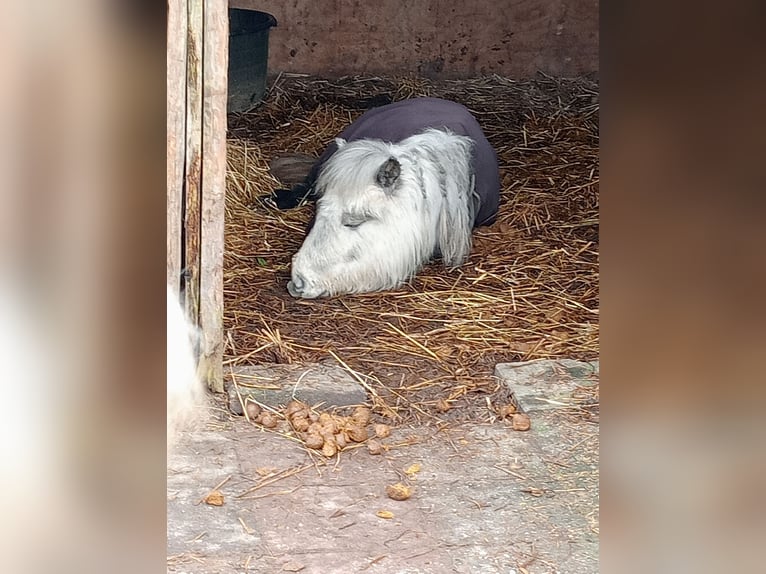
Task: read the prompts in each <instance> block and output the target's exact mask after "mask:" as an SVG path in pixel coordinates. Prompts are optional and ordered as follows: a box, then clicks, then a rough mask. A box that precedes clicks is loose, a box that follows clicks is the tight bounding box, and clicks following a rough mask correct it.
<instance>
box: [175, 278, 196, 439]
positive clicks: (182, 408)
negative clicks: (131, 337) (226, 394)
mask: <svg viewBox="0 0 766 574" xmlns="http://www.w3.org/2000/svg"><path fill="white" fill-rule="evenodd" d="M194 332H195V329H194V327H193V326H192V325H191V324H190V323H189V321H188V320H187V319H186V316H185V314H184V311H183V309H182V308H181V305H180V303H179V301H178V298H177V297H176V295H175V294H174V293H173V290H172V289H171V288H170V286H168V288H167V387H168V395H167V432H168V435H167V441H168V449H170V448H171V446H172V445H173V444H174V443H175V440H176V438H177V436H178V433H179V432H181V431H182V430H183V429H184V428H188V427H189V425H190V424H191V422H192V421H193V420H194V418H195V412H194V411H195V409H198V408H199V407H201V406H202V405H203V404H204V391H203V388H202V381H201V380H200V377H199V376H198V373H197V360H196V358H195V356H194V349H193V348H192V340H193V335H194Z"/></svg>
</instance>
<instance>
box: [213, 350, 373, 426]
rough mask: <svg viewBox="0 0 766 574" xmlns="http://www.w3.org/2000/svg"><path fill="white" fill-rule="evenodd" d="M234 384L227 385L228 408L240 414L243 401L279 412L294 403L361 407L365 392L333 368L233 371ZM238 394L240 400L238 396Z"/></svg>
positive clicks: (274, 366)
mask: <svg viewBox="0 0 766 574" xmlns="http://www.w3.org/2000/svg"><path fill="white" fill-rule="evenodd" d="M233 379H234V381H235V383H236V384H229V389H228V393H229V408H230V409H231V411H232V412H234V413H235V414H238V415H241V414H242V403H241V402H240V396H241V397H242V401H243V402H244V400H245V399H246V398H247V397H252V398H253V400H255V401H257V402H259V403H261V404H265V405H267V406H270V407H273V408H278V407H279V406H280V405H285V404H287V403H288V402H290V401H291V400H293V399H298V400H300V401H303V402H305V403H308V404H310V405H316V404H319V403H321V404H322V405H323V407H325V408H331V407H345V406H350V405H359V404H364V403H365V402H366V401H367V392H366V391H365V389H364V387H362V386H361V385H360V384H359V383H358V382H357V381H356V380H355V379H354V378H353V377H352V376H351V375H350V374H349V373H348V372H347V371H345V370H344V369H342V368H340V367H336V366H334V365H326V364H319V363H316V364H303V365H280V364H270V365H257V366H244V367H235V368H234V377H233ZM237 391H239V396H238V395H237Z"/></svg>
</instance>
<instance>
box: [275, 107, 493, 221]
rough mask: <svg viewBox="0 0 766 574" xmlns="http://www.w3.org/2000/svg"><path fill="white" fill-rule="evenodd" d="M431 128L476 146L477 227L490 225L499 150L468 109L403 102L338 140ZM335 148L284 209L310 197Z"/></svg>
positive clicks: (389, 138) (366, 118) (393, 138)
mask: <svg viewBox="0 0 766 574" xmlns="http://www.w3.org/2000/svg"><path fill="white" fill-rule="evenodd" d="M427 128H437V129H438V128H447V129H448V130H450V131H451V132H453V133H455V134H458V135H463V136H468V137H470V138H471V139H472V140H473V142H474V147H473V169H474V176H475V192H474V201H475V202H476V206H475V208H476V209H475V213H476V218H475V220H474V226H475V227H478V226H480V225H490V224H492V223H493V222H494V220H495V215H496V214H497V209H498V204H499V202H500V173H499V171H498V165H497V155H496V154H495V150H494V149H492V146H491V145H490V143H489V142H488V141H487V138H486V137H485V136H484V132H482V131H481V127H479V123H478V122H477V121H476V119H475V118H474V117H473V116H472V115H471V112H470V111H468V108H466V107H465V106H462V105H460V104H458V103H455V102H450V101H447V100H440V99H437V98H413V99H410V100H402V101H400V102H396V103H393V104H389V105H386V106H381V107H379V108H373V109H371V110H368V111H367V112H365V113H364V114H363V115H362V116H361V117H360V118H359V119H357V120H356V121H355V122H354V123H352V124H351V125H350V126H348V127H347V128H346V129H345V130H343V132H342V133H340V134H339V135H338V137H340V138H343V139H344V140H346V141H349V142H351V141H354V140H359V139H379V140H383V141H386V142H390V143H398V142H400V141H402V140H404V139H406V138H408V137H410V136H412V135H415V134H417V133H420V132H422V131H423V130H425V129H427ZM337 149H338V147H337V145H336V144H335V142H333V143H331V144H330V145H329V146H328V147H327V149H326V150H325V151H324V153H322V155H321V156H320V157H319V160H317V162H316V163H315V164H314V166H313V167H312V168H311V172H310V174H309V176H308V178H307V179H306V182H305V183H304V184H301V185H298V186H295V187H294V188H293V189H292V190H290V191H288V192H286V193H283V195H282V196H281V197H279V196H278V198H277V199H278V204H279V206H280V207H283V208H285V207H294V206H295V205H297V204H298V202H299V201H300V200H301V199H302V198H303V197H306V196H308V197H311V195H312V193H313V185H314V182H315V181H316V177H317V175H318V174H319V171H320V169H321V168H322V165H324V163H325V162H326V161H327V160H328V159H330V157H331V156H332V154H334V153H335V152H336V151H337Z"/></svg>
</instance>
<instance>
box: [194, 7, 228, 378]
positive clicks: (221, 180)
mask: <svg viewBox="0 0 766 574" xmlns="http://www.w3.org/2000/svg"><path fill="white" fill-rule="evenodd" d="M204 41H205V43H204V50H203V53H204V62H203V85H204V92H203V102H202V105H203V112H204V113H203V124H202V222H201V237H202V242H201V255H200V307H199V311H200V315H199V317H200V326H201V327H202V332H203V333H204V343H203V348H202V360H203V366H204V371H203V372H204V373H205V374H206V376H207V382H208V385H209V386H210V388H211V389H212V390H213V391H214V392H223V371H222V361H223V250H224V213H225V205H224V200H225V191H226V106H227V93H228V49H229V3H228V0H205V18H204Z"/></svg>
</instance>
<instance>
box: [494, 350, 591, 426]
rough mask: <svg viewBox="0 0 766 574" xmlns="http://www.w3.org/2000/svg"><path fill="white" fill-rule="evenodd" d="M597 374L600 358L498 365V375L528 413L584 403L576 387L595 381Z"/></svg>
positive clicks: (496, 366) (586, 385) (585, 385)
mask: <svg viewBox="0 0 766 574" xmlns="http://www.w3.org/2000/svg"><path fill="white" fill-rule="evenodd" d="M598 375H599V363H598V361H597V360H596V361H589V362H586V361H575V360H572V359H562V360H538V361H523V362H518V363H498V364H497V365H495V376H496V377H498V378H499V379H501V380H502V381H503V382H504V383H505V384H506V385H507V386H508V387H509V388H510V390H511V391H512V392H513V395H514V397H515V398H516V401H517V402H518V404H519V406H520V407H521V409H522V410H523V411H524V412H527V413H529V412H535V411H544V410H551V409H559V408H567V407H572V406H576V405H578V404H581V403H579V402H578V400H577V399H576V397H575V394H576V391H577V390H578V389H580V388H582V387H590V386H593V385H596V384H597V379H598Z"/></svg>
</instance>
